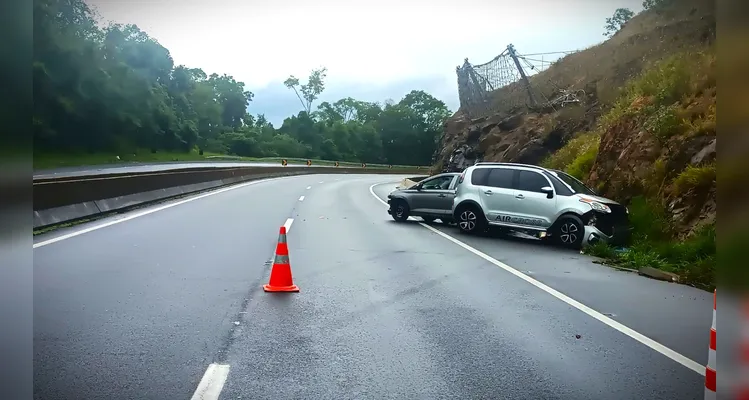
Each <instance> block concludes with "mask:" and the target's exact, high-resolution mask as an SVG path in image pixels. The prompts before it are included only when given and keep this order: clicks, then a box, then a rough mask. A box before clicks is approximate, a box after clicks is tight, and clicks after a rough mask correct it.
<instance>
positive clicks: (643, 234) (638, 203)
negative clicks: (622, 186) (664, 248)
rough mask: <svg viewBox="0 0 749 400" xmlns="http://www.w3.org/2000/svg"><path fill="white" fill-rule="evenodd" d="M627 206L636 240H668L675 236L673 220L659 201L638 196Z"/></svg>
mask: <svg viewBox="0 0 749 400" xmlns="http://www.w3.org/2000/svg"><path fill="white" fill-rule="evenodd" d="M627 208H628V209H629V222H630V225H631V226H632V230H633V240H634V241H635V242H637V241H639V240H643V241H648V240H653V241H667V240H669V239H671V237H672V236H673V229H672V226H671V221H670V220H669V218H668V214H667V212H666V209H665V208H664V207H663V205H662V204H661V203H660V202H659V201H657V200H653V199H648V198H645V197H642V196H638V197H635V198H633V199H632V200H631V201H630V203H629V205H628V206H627Z"/></svg>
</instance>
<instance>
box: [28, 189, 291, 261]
mask: <svg viewBox="0 0 749 400" xmlns="http://www.w3.org/2000/svg"><path fill="white" fill-rule="evenodd" d="M276 179H282V178H269V179H261V180H259V181H252V182H247V183H242V184H239V185H235V186H229V187H226V188H223V189H218V190H215V191H212V192H208V193H204V194H201V195H198V196H195V197H190V198H187V199H184V200H180V201H176V202H174V203H169V204H164V205H163V206H159V207H154V208H150V209H147V210H145V211H141V212H136V213H133V214H130V215H128V216H126V217H124V218H120V219H117V220H113V221H109V222H105V223H103V224H99V225H94V226H90V227H88V228H85V229H81V230H79V231H75V232H71V233H68V234H65V235H60V236H57V237H54V238H52V239H48V240H44V241H41V242H38V243H34V245H33V247H32V248H34V249H36V248H37V247H42V246H46V245H48V244H52V243H56V242H60V241H63V240H65V239H70V238H72V237H75V236H78V235H83V234H84V233H88V232H93V231H95V230H98V229H101V228H106V227H108V226H112V225H116V224H120V223H123V222H125V221H130V220H131V219H135V218H138V217H142V216H144V215H148V214H153V213H155V212H158V211H162V210H166V209H167V208H172V207H176V206H178V205H180V204H185V203H189V202H191V201H195V200H198V199H202V198H205V197H208V196H214V195H217V194H219V193H224V192H228V191H230V190H237V189H241V188H243V187H246V186H250V185H256V184H258V183H263V182H268V181H272V180H276Z"/></svg>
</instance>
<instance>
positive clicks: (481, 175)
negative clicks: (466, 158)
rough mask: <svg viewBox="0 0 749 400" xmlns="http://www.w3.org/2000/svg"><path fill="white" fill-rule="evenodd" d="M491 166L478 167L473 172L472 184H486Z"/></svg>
mask: <svg viewBox="0 0 749 400" xmlns="http://www.w3.org/2000/svg"><path fill="white" fill-rule="evenodd" d="M489 171H490V169H489V168H476V169H474V170H473V173H472V174H471V185H477V186H486V178H487V177H489Z"/></svg>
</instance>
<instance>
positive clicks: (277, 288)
mask: <svg viewBox="0 0 749 400" xmlns="http://www.w3.org/2000/svg"><path fill="white" fill-rule="evenodd" d="M263 290H264V291H266V292H298V291H299V287H298V286H297V285H290V286H271V285H263Z"/></svg>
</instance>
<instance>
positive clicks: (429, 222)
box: [421, 217, 436, 224]
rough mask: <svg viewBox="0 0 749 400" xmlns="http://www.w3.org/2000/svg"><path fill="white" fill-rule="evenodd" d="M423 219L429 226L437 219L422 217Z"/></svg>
mask: <svg viewBox="0 0 749 400" xmlns="http://www.w3.org/2000/svg"><path fill="white" fill-rule="evenodd" d="M421 219H423V220H424V222H425V223H427V224H431V223H433V222H434V220H435V219H436V218H434V217H421Z"/></svg>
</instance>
